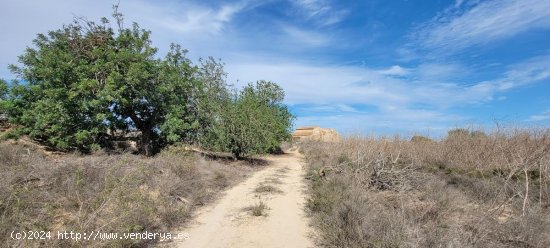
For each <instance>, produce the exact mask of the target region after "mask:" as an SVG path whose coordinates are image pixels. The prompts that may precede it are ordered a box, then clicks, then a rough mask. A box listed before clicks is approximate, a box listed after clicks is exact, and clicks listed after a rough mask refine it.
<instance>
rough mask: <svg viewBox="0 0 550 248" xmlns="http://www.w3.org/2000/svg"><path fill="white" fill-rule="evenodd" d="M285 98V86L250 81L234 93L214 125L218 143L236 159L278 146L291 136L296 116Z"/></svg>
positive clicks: (271, 150)
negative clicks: (286, 103) (288, 106)
mask: <svg viewBox="0 0 550 248" xmlns="http://www.w3.org/2000/svg"><path fill="white" fill-rule="evenodd" d="M283 99H284V91H283V90H282V88H281V87H280V86H278V85H277V84H275V83H272V82H268V81H259V82H257V83H256V84H248V85H247V86H245V87H244V88H243V90H242V91H240V92H236V93H233V94H232V96H230V97H229V98H228V99H227V101H226V104H225V105H224V109H223V111H222V112H221V116H220V119H219V122H218V125H216V126H215V127H214V128H213V129H212V131H213V133H214V134H213V136H214V137H216V139H215V140H216V141H217V142H216V143H215V144H214V145H215V146H217V149H219V150H224V151H228V152H231V153H232V154H233V155H234V157H235V158H236V159H238V158H241V157H244V156H249V155H254V154H262V153H266V152H274V151H276V150H278V149H279V147H280V145H281V142H282V141H284V140H287V139H289V138H290V128H291V127H292V123H293V120H294V116H292V114H291V113H290V112H289V110H288V109H287V107H286V105H284V104H283V103H282V101H283Z"/></svg>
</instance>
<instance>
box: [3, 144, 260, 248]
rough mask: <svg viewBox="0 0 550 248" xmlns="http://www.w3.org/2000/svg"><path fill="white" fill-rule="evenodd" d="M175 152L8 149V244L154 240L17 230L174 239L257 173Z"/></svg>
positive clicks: (5, 147)
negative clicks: (42, 235)
mask: <svg viewBox="0 0 550 248" xmlns="http://www.w3.org/2000/svg"><path fill="white" fill-rule="evenodd" d="M227 163H229V162H225V163H221V162H218V161H212V160H207V159H205V158H203V157H202V156H199V155H197V154H195V153H192V152H188V151H187V152H183V151H182V150H181V149H167V150H165V151H162V152H160V153H159V154H158V155H156V156H154V157H152V158H145V157H142V156H139V155H132V154H114V155H113V154H111V155H108V154H92V155H85V156H82V155H76V154H67V155H55V156H51V155H48V154H46V153H45V152H43V150H42V149H40V148H39V147H38V146H34V145H32V144H10V143H8V142H2V143H0V178H2V180H0V243H3V244H6V245H7V246H14V247H73V246H78V247H88V246H94V247H134V246H147V245H148V244H149V243H150V242H154V241H146V240H95V241H86V240H80V241H78V242H76V241H73V240H59V239H51V240H42V241H40V240H28V239H27V240H14V239H11V238H10V232H11V231H13V230H20V231H31V230H50V231H52V232H55V233H56V232H57V231H64V230H69V231H74V232H80V233H85V232H87V233H89V232H91V231H96V232H97V231H101V232H112V233H119V234H122V233H124V232H144V231H148V232H168V231H170V230H171V229H172V228H173V227H174V226H179V225H181V224H183V223H185V222H186V221H187V220H189V218H190V216H191V213H192V211H193V210H194V209H195V208H196V207H197V206H201V205H204V204H206V203H209V202H211V201H212V200H213V199H215V198H216V197H217V196H218V193H219V192H220V191H222V190H223V189H224V188H225V187H227V186H229V185H234V184H236V183H237V182H240V181H241V180H242V179H243V178H244V177H245V175H247V174H250V173H251V172H253V171H255V170H256V169H257V167H255V166H252V165H248V164H246V163H244V162H242V161H241V162H230V163H231V164H227Z"/></svg>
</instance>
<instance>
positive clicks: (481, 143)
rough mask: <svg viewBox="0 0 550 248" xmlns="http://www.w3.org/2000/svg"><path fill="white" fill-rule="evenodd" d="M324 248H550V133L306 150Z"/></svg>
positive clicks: (356, 141)
mask: <svg viewBox="0 0 550 248" xmlns="http://www.w3.org/2000/svg"><path fill="white" fill-rule="evenodd" d="M301 150H302V152H303V153H304V154H305V155H306V158H307V160H308V168H309V172H308V174H309V175H308V178H309V179H310V180H311V190H310V195H311V197H310V199H309V201H308V209H309V210H310V211H311V214H312V216H313V220H314V225H315V226H316V227H317V228H318V229H319V230H320V233H321V237H322V238H321V240H319V245H321V246H325V247H550V188H549V187H548V186H549V185H550V174H549V172H550V171H549V169H550V130H534V129H530V130H506V131H497V132H494V133H491V134H483V133H481V132H471V131H467V130H462V131H458V132H454V133H451V135H449V136H448V137H446V138H445V139H443V140H441V141H432V140H429V139H423V138H415V139H412V140H404V139H400V138H398V137H395V138H391V139H388V138H364V137H351V138H347V139H345V140H344V141H342V142H339V143H325V144H321V143H309V144H303V145H302V147H301Z"/></svg>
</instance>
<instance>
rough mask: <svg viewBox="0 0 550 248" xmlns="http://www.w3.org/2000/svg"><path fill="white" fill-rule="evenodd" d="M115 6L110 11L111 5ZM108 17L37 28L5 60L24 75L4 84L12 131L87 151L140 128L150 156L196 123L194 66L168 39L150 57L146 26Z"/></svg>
mask: <svg viewBox="0 0 550 248" xmlns="http://www.w3.org/2000/svg"><path fill="white" fill-rule="evenodd" d="M115 10H116V9H115ZM113 16H114V18H115V21H116V27H117V28H118V29H117V30H116V32H115V30H114V29H113V28H112V27H111V24H110V22H109V20H108V19H106V18H103V19H102V20H101V22H100V23H99V24H98V23H94V22H90V21H85V20H82V19H77V20H75V21H74V22H73V23H72V24H70V25H67V26H64V27H63V28H62V29H59V30H56V31H50V32H49V33H48V34H47V35H43V34H39V35H38V37H37V38H36V39H35V40H34V45H35V47H34V48H27V50H26V51H25V53H24V54H23V55H21V56H20V57H19V61H20V63H21V64H22V66H21V67H18V66H11V70H12V72H13V73H15V74H16V75H18V76H19V77H20V78H21V79H23V80H24V83H21V84H17V83H16V84H15V85H14V86H13V87H12V88H11V90H10V100H9V104H7V105H8V106H7V111H8V113H9V116H10V118H11V119H13V122H14V123H17V124H20V125H21V129H20V130H19V131H20V132H21V133H23V134H28V135H29V136H30V137H31V138H34V139H36V140H40V141H43V142H45V143H48V144H50V145H53V146H55V147H57V148H59V149H71V148H77V149H80V150H84V151H87V150H90V149H94V148H97V147H99V146H101V145H103V144H104V143H105V142H106V141H108V140H109V138H110V137H111V136H112V134H113V133H115V131H122V132H131V131H138V132H139V133H140V136H139V137H140V150H141V151H142V152H143V153H144V154H146V155H152V154H154V153H155V152H156V151H157V150H158V149H159V148H160V147H162V146H163V145H166V144H169V143H171V142H176V141H179V140H182V139H183V137H186V136H187V134H188V133H190V132H192V130H196V129H198V128H199V126H200V123H199V122H198V121H197V119H196V118H197V113H196V112H197V111H198V109H197V103H196V99H197V98H199V96H198V95H197V94H198V93H200V92H203V91H204V90H203V88H204V87H203V84H204V82H203V81H201V80H199V79H200V78H199V77H198V73H199V71H200V68H198V67H197V66H194V65H192V63H191V61H190V60H189V59H187V58H186V57H185V54H186V52H187V51H186V50H184V49H181V47H180V46H178V45H172V46H171V48H170V51H169V52H168V54H167V55H166V57H165V58H164V59H156V58H155V54H156V52H157V49H156V48H154V47H153V46H152V45H151V40H150V34H151V33H150V31H147V30H143V29H141V28H140V27H139V26H138V24H136V23H134V24H133V25H132V27H131V28H124V23H123V18H122V15H121V14H119V13H117V12H116V11H115V14H114V15H113Z"/></svg>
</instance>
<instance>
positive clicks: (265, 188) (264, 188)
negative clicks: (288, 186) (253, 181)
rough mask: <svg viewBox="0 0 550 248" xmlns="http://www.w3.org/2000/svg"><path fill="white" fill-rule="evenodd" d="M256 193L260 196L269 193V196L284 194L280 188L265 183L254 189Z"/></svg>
mask: <svg viewBox="0 0 550 248" xmlns="http://www.w3.org/2000/svg"><path fill="white" fill-rule="evenodd" d="M254 192H255V193H259V194H263V193H269V194H276V193H283V191H282V190H280V189H279V188H277V187H275V186H273V185H269V184H265V183H261V184H260V185H259V186H258V187H256V188H255V189H254Z"/></svg>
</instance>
